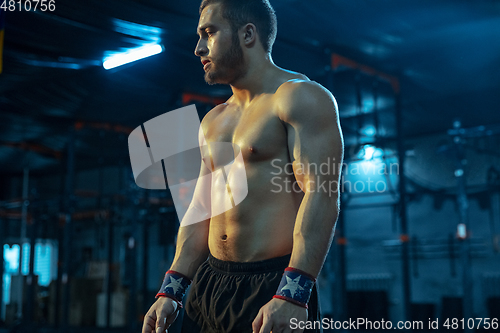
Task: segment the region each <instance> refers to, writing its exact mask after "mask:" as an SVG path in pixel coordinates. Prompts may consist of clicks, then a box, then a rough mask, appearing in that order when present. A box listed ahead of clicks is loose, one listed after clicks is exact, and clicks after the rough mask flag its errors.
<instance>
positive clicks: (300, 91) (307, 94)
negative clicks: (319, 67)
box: [275, 79, 337, 119]
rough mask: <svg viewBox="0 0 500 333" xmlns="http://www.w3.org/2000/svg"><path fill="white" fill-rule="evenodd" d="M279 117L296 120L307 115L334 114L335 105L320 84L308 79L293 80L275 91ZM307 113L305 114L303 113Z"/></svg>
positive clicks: (333, 100)
mask: <svg viewBox="0 0 500 333" xmlns="http://www.w3.org/2000/svg"><path fill="white" fill-rule="evenodd" d="M275 97H276V98H277V101H278V105H279V106H280V108H279V109H280V110H279V112H280V117H283V118H285V119H286V118H296V117H297V116H300V115H303V114H304V113H307V114H308V116H311V115H314V114H317V113H323V112H328V113H330V112H332V111H333V112H336V109H337V104H336V102H335V98H334V97H333V95H332V93H331V92H330V91H329V90H328V89H326V88H325V87H323V86H322V85H321V84H319V83H318V82H315V81H311V80H309V79H306V80H305V79H293V80H290V81H287V82H285V83H283V84H282V85H281V86H280V88H279V89H278V90H277V91H276V94H275ZM305 111H307V112H305Z"/></svg>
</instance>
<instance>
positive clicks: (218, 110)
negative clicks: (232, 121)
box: [201, 103, 227, 128]
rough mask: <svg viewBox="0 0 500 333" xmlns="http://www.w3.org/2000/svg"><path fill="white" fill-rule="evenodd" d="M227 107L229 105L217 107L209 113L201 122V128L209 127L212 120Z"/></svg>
mask: <svg viewBox="0 0 500 333" xmlns="http://www.w3.org/2000/svg"><path fill="white" fill-rule="evenodd" d="M226 107H227V103H222V104H219V105H217V106H215V107H214V108H213V109H211V110H210V111H208V112H207V114H206V115H205V116H204V117H203V119H202V120H201V126H202V127H204V128H205V127H206V126H208V125H209V124H210V123H211V122H212V120H213V119H214V118H215V117H217V116H218V115H219V114H220V113H221V112H222V111H224V109H225V108H226Z"/></svg>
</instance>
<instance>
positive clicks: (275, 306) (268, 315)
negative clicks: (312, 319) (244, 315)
mask: <svg viewBox="0 0 500 333" xmlns="http://www.w3.org/2000/svg"><path fill="white" fill-rule="evenodd" d="M291 318H296V319H297V321H306V320H307V309H306V308H303V307H300V306H298V305H295V304H292V303H290V302H287V301H284V300H282V299H278V298H273V299H272V300H271V301H269V302H268V303H267V304H266V305H264V306H263V307H262V308H260V311H259V313H258V314H257V317H255V320H254V321H253V323H252V329H253V333H270V332H272V333H290V332H292V333H302V332H303V331H304V330H299V329H295V330H292V329H291V328H290V319H291Z"/></svg>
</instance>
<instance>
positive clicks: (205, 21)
mask: <svg viewBox="0 0 500 333" xmlns="http://www.w3.org/2000/svg"><path fill="white" fill-rule="evenodd" d="M198 35H199V36H200V38H199V40H198V44H197V45H196V49H195V54H196V55H197V56H199V57H200V58H201V61H202V63H203V65H204V70H205V81H206V82H207V83H208V84H216V83H222V84H231V83H232V82H234V81H236V80H237V79H239V78H240V77H241V76H243V75H244V73H245V65H244V57H243V51H242V49H241V46H240V41H239V37H238V33H237V32H236V31H233V29H232V28H231V25H230V24H229V22H228V21H226V20H225V19H223V18H222V15H221V12H220V4H213V5H209V6H207V7H206V8H205V9H204V10H203V12H202V13H201V16H200V21H199V23H198Z"/></svg>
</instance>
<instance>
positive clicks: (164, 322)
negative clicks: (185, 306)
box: [142, 297, 179, 333]
mask: <svg viewBox="0 0 500 333" xmlns="http://www.w3.org/2000/svg"><path fill="white" fill-rule="evenodd" d="M178 306H179V305H178V304H177V302H176V301H174V300H173V299H171V298H168V297H160V298H158V300H156V302H155V303H154V304H153V305H152V306H151V308H149V311H148V313H146V316H145V317H144V323H143V324H142V333H164V332H166V330H167V329H168V328H169V327H170V325H172V323H173V322H174V320H175V318H177V315H178V314H179V311H177V310H178V309H177V308H178Z"/></svg>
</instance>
